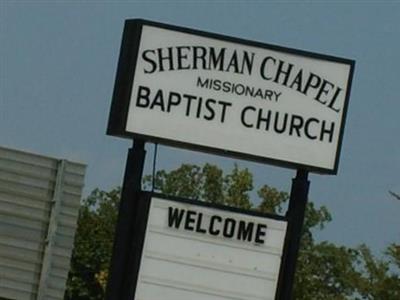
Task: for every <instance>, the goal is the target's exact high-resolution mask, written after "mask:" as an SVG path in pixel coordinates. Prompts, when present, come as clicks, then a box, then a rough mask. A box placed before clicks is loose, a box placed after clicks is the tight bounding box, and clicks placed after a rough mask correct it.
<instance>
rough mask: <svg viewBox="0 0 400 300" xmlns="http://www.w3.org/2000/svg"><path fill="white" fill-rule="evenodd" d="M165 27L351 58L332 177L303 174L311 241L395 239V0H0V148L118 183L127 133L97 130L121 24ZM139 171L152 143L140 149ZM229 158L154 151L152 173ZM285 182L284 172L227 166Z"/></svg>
mask: <svg viewBox="0 0 400 300" xmlns="http://www.w3.org/2000/svg"><path fill="white" fill-rule="evenodd" d="M127 18H147V19H151V20H155V21H160V22H165V23H171V24H175V25H180V26H185V27H192V28H196V29H201V30H205V31H211V32H216V33H221V34H225V35H231V36H236V37H241V38H245V39H250V40H256V41H260V42H265V43H270V44H277V45H282V46H286V47H290V48H298V49H303V50H308V51H312V52H319V53H323V54H329V55H334V56H340V57H345V58H350V59H354V60H356V71H355V75H354V82H353V87H352V95H351V98H350V105H349V112H348V116H347V124H346V131H345V135H344V141H343V148H342V156H341V162H340V166H339V173H338V175H337V176H321V175H311V190H310V199H312V200H313V201H315V202H316V203H317V205H326V206H327V207H328V208H329V210H330V211H331V212H332V214H333V221H332V223H331V224H330V225H329V226H328V227H327V228H326V229H325V230H324V231H323V232H322V233H321V234H319V235H318V236H319V238H320V239H326V240H329V241H332V242H337V243H343V244H346V245H357V244H360V243H366V244H368V245H369V246H371V247H372V248H373V249H374V250H381V249H383V248H384V247H385V246H386V245H388V243H389V242H394V241H397V242H399V241H400V202H399V201H397V200H394V199H393V198H392V197H391V196H390V195H389V193H388V191H389V190H392V191H394V192H397V193H400V138H399V136H400V134H399V132H400V118H399V112H400V85H399V83H398V80H399V70H400V59H399V53H400V39H399V37H400V22H399V20H400V2H397V1H386V2H385V1H379V2H378V1H376V2H374V1H353V2H349V1H346V2H344V1H337V2H334V1H330V2H329V3H325V2H324V3H323V2H322V1H321V2H319V1H314V2H304V3H301V4H298V3H296V2H291V1H286V2H278V1H234V0H233V1H97V2H96V1H85V2H78V1H7V0H5V1H4V0H3V1H0V59H1V61H0V68H1V69H0V72H1V73H0V144H1V145H2V146H7V147H12V148H18V149H22V150H28V151H34V152H39V153H42V154H45V155H50V156H55V157H62V158H67V159H70V160H75V161H80V162H84V163H86V164H88V171H87V177H86V187H85V193H88V192H89V191H90V190H92V189H93V188H94V187H100V188H103V189H109V188H111V187H114V186H117V185H120V184H121V182H122V174H123V170H124V164H125V159H126V153H127V149H128V148H129V146H130V144H131V143H130V142H129V141H128V140H122V139H118V138H113V137H108V136H106V135H105V129H106V125H107V119H108V112H109V107H110V103H111V95H112V90H113V85H114V77H115V70H116V65H117V60H118V54H119V47H120V41H121V35H122V29H123V22H124V20H125V19H127ZM148 150H149V151H148V157H147V172H149V170H150V169H151V167H150V165H151V163H152V151H153V147H152V145H148ZM204 162H211V163H216V164H219V165H220V166H221V167H223V168H224V169H226V170H229V169H230V168H232V166H233V164H234V163H235V160H232V159H227V158H223V157H217V156H211V155H206V154H200V153H194V152H189V151H183V150H179V149H172V148H167V147H160V149H159V157H158V164H157V165H158V168H167V169H170V168H174V167H177V166H179V165H180V164H181V163H200V164H201V163H204ZM236 162H237V163H238V164H239V165H240V166H241V167H248V168H249V169H250V170H251V171H252V172H253V173H254V179H255V183H256V185H257V186H260V185H261V184H263V183H268V184H270V185H273V186H276V187H278V188H279V189H282V190H287V191H288V190H289V189H290V181H291V178H292V177H293V176H294V171H293V170H286V169H282V168H277V167H272V166H268V165H262V164H256V163H249V162H246V161H236Z"/></svg>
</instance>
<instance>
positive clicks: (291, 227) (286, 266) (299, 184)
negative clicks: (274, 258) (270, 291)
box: [276, 170, 310, 300]
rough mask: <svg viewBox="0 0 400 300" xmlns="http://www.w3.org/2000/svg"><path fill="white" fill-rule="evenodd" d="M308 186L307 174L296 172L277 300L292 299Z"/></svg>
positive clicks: (291, 193) (300, 171) (291, 194)
mask: <svg viewBox="0 0 400 300" xmlns="http://www.w3.org/2000/svg"><path fill="white" fill-rule="evenodd" d="M309 186H310V182H309V181H308V172H307V171H304V170H297V175H296V177H295V178H294V179H293V181H292V190H291V192H290V200H289V201H290V202H289V208H288V210H287V212H286V217H287V219H288V229H287V232H286V239H285V247H284V250H283V257H282V263H281V271H280V272H279V283H278V290H277V297H276V299H277V300H290V299H293V285H294V275H295V272H296V264H297V258H298V254H299V248H300V239H301V234H302V229H303V224H304V216H305V211H306V205H307V197H308V190H309Z"/></svg>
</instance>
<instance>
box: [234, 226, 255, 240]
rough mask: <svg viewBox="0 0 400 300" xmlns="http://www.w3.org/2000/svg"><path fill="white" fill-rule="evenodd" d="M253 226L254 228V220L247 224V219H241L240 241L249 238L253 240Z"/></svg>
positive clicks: (238, 236)
mask: <svg viewBox="0 0 400 300" xmlns="http://www.w3.org/2000/svg"><path fill="white" fill-rule="evenodd" d="M253 228H254V223H253V222H250V223H248V224H246V222H245V221H240V222H239V230H238V235H237V239H238V240H239V241H246V240H247V241H248V242H251V239H252V238H253Z"/></svg>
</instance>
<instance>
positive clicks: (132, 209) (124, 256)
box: [105, 139, 146, 300]
mask: <svg viewBox="0 0 400 300" xmlns="http://www.w3.org/2000/svg"><path fill="white" fill-rule="evenodd" d="M144 145H145V143H144V141H143V140H140V139H136V140H135V142H134V144H133V147H132V148H130V149H129V152H128V158H127V161H126V167H125V176H124V183H123V187H122V192H121V202H120V205H119V213H118V222H117V227H116V230H115V239H114V248H113V254H112V259H111V265H110V271H109V279H108V282H107V290H106V297H105V299H107V300H115V299H121V300H122V299H129V298H128V297H127V295H128V293H129V291H130V290H131V288H130V286H131V284H132V283H131V282H130V280H129V278H130V276H129V273H130V264H129V262H130V260H131V256H132V246H133V245H132V240H133V238H134V237H133V235H132V232H134V226H135V224H136V221H137V219H138V215H137V214H138V213H139V212H138V209H137V205H138V201H137V200H138V197H139V195H140V191H141V183H142V174H143V167H144V161H145V156H146V151H145V149H144Z"/></svg>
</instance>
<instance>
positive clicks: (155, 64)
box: [109, 21, 354, 173]
mask: <svg viewBox="0 0 400 300" xmlns="http://www.w3.org/2000/svg"><path fill="white" fill-rule="evenodd" d="M129 24H131V23H129V22H128V23H127V25H126V26H128V28H129ZM131 26H134V28H131V29H130V30H131V31H132V32H130V31H129V30H128V29H126V31H125V36H124V41H123V48H122V51H121V58H120V67H119V74H118V76H117V83H116V90H115V94H114V99H113V106H114V107H112V111H111V115H110V124H109V134H112V135H119V136H142V137H145V138H147V139H149V140H151V141H157V142H162V143H165V144H170V145H177V146H184V147H187V148H191V149H202V150H205V151H210V152H216V153H219V154H226V155H232V156H239V157H240V156H243V157H245V158H250V159H254V160H261V161H262V160H267V161H268V162H272V163H276V164H280V165H285V166H291V167H298V166H302V167H304V168H307V169H309V170H315V171H319V172H323V173H336V172H337V167H338V156H339V152H340V145H341V140H342V134H343V130H344V121H345V115H346V110H347V101H348V97H349V92H350V81H351V77H352V73H353V66H354V62H353V61H351V60H346V59H341V58H334V57H330V56H324V55H319V54H314V53H308V52H304V51H299V50H293V49H287V48H282V47H277V46H270V45H265V44H261V43H255V42H249V41H243V40H239V39H234V38H229V37H224V36H219V35H214V34H207V33H204V32H198V31H192V30H188V29H182V28H177V27H172V26H167V25H160V24H155V23H152V22H145V21H136V23H135V21H133V23H132V24H131ZM135 26H136V27H135ZM124 45H129V47H131V48H132V49H131V48H129V47H128V46H125V48H124ZM127 47H128V48H127ZM126 48H127V49H126ZM129 49H131V50H129ZM128 51H131V52H132V53H133V54H132V55H131V56H129V55H128V54H127V52H128ZM133 60H135V61H133ZM124 64H132V65H130V66H124ZM129 68H131V69H129ZM124 72H125V73H126V76H125V75H123V74H124ZM122 76H124V77H125V80H124V81H122V82H120V78H121V77H122ZM122 85H124V86H123V87H122ZM127 86H129V88H128V87H127ZM121 89H122V90H123V91H121ZM116 102H117V103H116ZM118 102H119V103H118ZM121 102H123V104H121Z"/></svg>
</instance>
